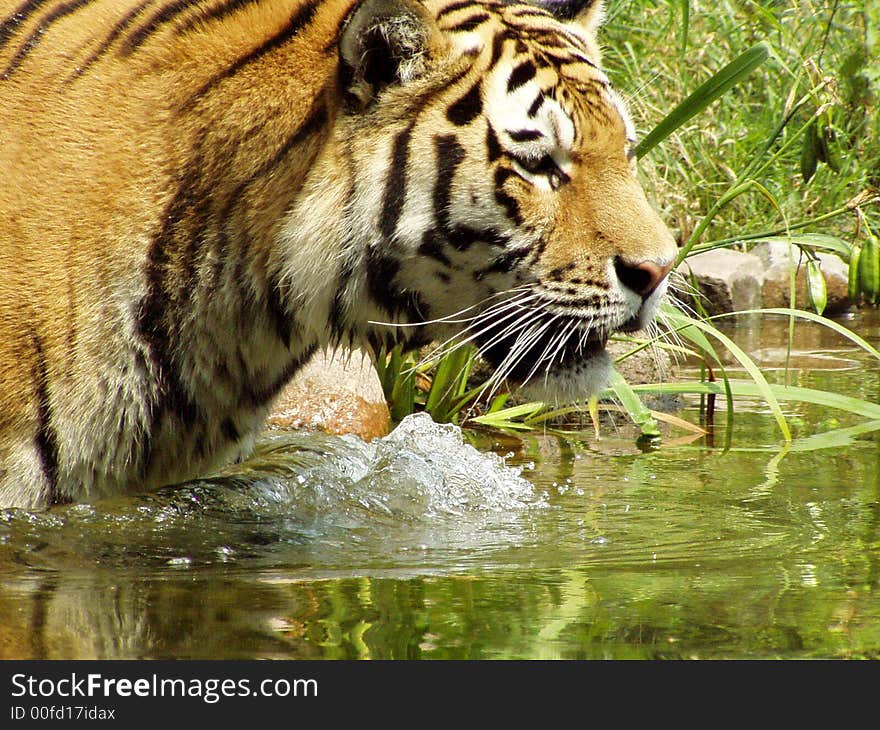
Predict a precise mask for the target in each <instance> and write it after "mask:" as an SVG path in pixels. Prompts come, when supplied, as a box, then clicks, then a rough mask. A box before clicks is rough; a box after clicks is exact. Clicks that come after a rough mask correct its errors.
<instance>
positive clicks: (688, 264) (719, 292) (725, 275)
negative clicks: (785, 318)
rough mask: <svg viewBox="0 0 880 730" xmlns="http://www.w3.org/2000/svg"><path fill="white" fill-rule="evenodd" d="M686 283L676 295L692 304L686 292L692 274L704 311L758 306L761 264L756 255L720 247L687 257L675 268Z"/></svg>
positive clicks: (684, 301)
mask: <svg viewBox="0 0 880 730" xmlns="http://www.w3.org/2000/svg"><path fill="white" fill-rule="evenodd" d="M678 272H679V274H681V276H682V277H684V280H685V281H686V282H688V284H687V285H686V288H685V290H684V291H678V292H676V296H677V297H678V298H679V299H680V300H681V301H682V302H683V303H684V304H686V305H687V306H690V307H694V303H693V298H692V297H691V296H690V295H689V294H688V292H687V288H689V287H690V282H691V280H692V277H693V278H695V279H696V281H697V285H698V286H699V290H700V294H701V303H702V305H703V308H704V309H705V310H706V312H707V313H708V314H710V315H712V314H723V313H727V312H736V311H744V310H748V309H757V308H758V307H760V306H761V283H762V280H763V276H764V267H763V264H762V263H761V260H760V259H758V258H757V257H756V256H753V255H752V254H748V253H742V252H741V251H733V250H730V249H726V248H719V249H716V250H714V251H706V252H705V253H700V254H696V255H695V256H690V257H689V258H688V259H687V260H686V261H684V262H682V264H681V266H679V267H678Z"/></svg>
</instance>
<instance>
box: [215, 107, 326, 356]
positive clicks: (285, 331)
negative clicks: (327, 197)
mask: <svg viewBox="0 0 880 730" xmlns="http://www.w3.org/2000/svg"><path fill="white" fill-rule="evenodd" d="M326 123H327V109H326V108H325V107H324V106H323V105H318V106H317V107H315V108H314V109H312V111H311V113H310V114H309V116H308V117H306V119H305V120H304V121H303V122H302V124H300V126H299V127H298V128H297V129H296V131H294V132H293V133H292V134H291V135H290V136H289V137H288V138H287V139H286V140H285V141H284V143H283V144H282V145H281V146H280V147H279V148H278V150H276V152H275V154H274V155H272V157H271V158H270V159H268V160H266V161H265V162H264V163H263V164H262V165H260V167H259V168H257V170H256V171H255V172H253V173H252V174H251V175H250V176H249V177H248V178H247V179H246V180H244V181H242V182H241V183H239V185H238V186H237V187H236V189H235V191H234V192H233V193H232V195H231V196H230V197H229V200H228V201H227V203H226V206H225V207H224V209H223V212H222V214H221V218H220V220H221V222H222V226H223V230H224V234H223V237H222V240H223V241H224V242H225V241H226V235H225V228H226V223H227V222H228V220H229V218H230V217H231V215H232V212H233V210H234V208H235V206H236V205H237V204H238V202H239V201H240V200H241V198H242V197H243V196H244V195H245V194H246V191H247V188H248V187H250V186H251V185H252V184H253V183H254V182H256V181H257V180H258V179H260V178H262V177H265V176H267V175H269V174H270V173H271V172H272V171H273V170H274V169H275V168H276V167H277V166H278V165H280V164H281V162H282V161H283V160H284V159H285V157H287V155H288V154H290V152H291V150H293V149H294V148H295V147H296V146H297V145H299V144H301V143H302V142H303V141H304V140H305V139H306V138H307V137H309V136H311V135H312V134H314V133H315V132H318V131H320V130H321V129H322V128H323V127H324V125H325V124H326ZM244 262H245V257H244V256H240V257H239V263H240V264H241V265H243V264H244ZM265 303H266V305H267V308H268V314H269V316H270V317H271V318H272V321H273V322H274V323H275V331H276V333H277V334H278V337H279V339H280V340H281V341H282V342H283V343H284V346H285V347H287V348H289V347H290V344H291V336H292V325H293V322H292V316H291V312H290V311H289V310H288V308H287V305H286V304H285V302H284V300H283V298H282V296H281V288H280V286H278V285H277V284H276V283H274V282H271V281H270V282H268V284H267V289H266V302H265Z"/></svg>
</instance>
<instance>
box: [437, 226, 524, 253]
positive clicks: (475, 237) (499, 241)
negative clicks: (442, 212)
mask: <svg viewBox="0 0 880 730" xmlns="http://www.w3.org/2000/svg"><path fill="white" fill-rule="evenodd" d="M444 234H445V235H446V237H447V238H448V239H449V243H450V244H451V245H452V247H453V248H454V249H455V250H456V251H467V250H468V249H469V248H470V247H471V246H473V245H474V244H475V243H477V242H480V243H488V244H489V245H490V246H501V247H503V246H506V245H507V243H508V242H509V240H510V239H509V238H508V237H507V236H504V235H502V234H501V233H499V232H498V231H496V230H495V229H494V228H486V229H483V230H479V229H477V228H471V227H470V226H462V225H455V226H453V227H452V228H450V229H447V230H445V231H444Z"/></svg>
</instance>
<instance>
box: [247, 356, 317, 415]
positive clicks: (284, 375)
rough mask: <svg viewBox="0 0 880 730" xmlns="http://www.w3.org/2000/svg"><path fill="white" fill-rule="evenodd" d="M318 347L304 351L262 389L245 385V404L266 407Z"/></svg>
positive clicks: (248, 384)
mask: <svg viewBox="0 0 880 730" xmlns="http://www.w3.org/2000/svg"><path fill="white" fill-rule="evenodd" d="M317 349H318V346H317V345H315V344H313V345H309V346H308V347H306V348H305V350H303V351H302V352H301V353H300V355H299V357H295V358H293V359H292V360H291V361H290V362H289V363H288V364H287V366H286V367H285V368H284V369H283V370H282V371H281V374H280V375H279V376H278V377H277V378H275V379H274V380H273V381H272V382H271V383H269V385H267V386H264V387H262V388H258V389H254V387H253V385H252V384H251V383H246V384H245V388H246V389H245V392H244V393H243V394H242V399H243V401H244V404H245V405H247V406H250V407H251V408H259V407H261V406H265V405H266V404H267V403H268V402H269V401H271V400H272V399H273V398H274V397H275V396H276V395H278V392H279V391H280V390H281V389H282V388H283V387H284V386H285V385H287V383H288V382H289V381H290V379H291V378H292V377H293V376H294V375H296V373H297V371H298V370H300V369H301V368H302V366H303V365H305V364H306V362H308V360H309V358H311V356H312V355H314V354H315V352H316V351H317Z"/></svg>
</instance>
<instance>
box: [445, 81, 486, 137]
mask: <svg viewBox="0 0 880 730" xmlns="http://www.w3.org/2000/svg"><path fill="white" fill-rule="evenodd" d="M481 92H482V81H477V83H475V84H474V85H473V86H472V87H471V88H470V90H469V91H468V92H467V93H466V94H465V95H464V96H462V97H461V98H460V99H459V100H458V101H456V102H453V103H452V104H451V105H450V106H449V108H448V109H447V110H446V118H447V119H448V120H449V121H450V122H452V123H453V124H455V125H457V126H459V127H461V126H464V125H465V124H469V123H470V122H472V121H474V119H476V118H477V117H478V116H479V115H480V113H481V112H482V111H483V98H482V93H481Z"/></svg>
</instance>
